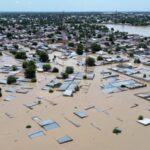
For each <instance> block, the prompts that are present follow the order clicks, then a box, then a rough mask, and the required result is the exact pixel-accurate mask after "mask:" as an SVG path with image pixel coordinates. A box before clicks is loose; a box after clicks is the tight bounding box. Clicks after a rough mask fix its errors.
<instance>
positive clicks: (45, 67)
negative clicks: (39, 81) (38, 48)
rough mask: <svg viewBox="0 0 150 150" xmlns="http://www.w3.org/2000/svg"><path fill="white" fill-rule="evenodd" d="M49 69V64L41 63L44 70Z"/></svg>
mask: <svg viewBox="0 0 150 150" xmlns="http://www.w3.org/2000/svg"><path fill="white" fill-rule="evenodd" d="M50 69H51V65H50V64H45V65H43V70H44V71H49V70H50Z"/></svg>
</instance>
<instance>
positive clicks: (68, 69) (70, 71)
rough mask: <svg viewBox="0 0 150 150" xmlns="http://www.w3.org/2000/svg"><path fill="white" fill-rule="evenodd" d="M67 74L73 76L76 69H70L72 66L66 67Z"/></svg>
mask: <svg viewBox="0 0 150 150" xmlns="http://www.w3.org/2000/svg"><path fill="white" fill-rule="evenodd" d="M65 73H67V74H72V73H74V68H73V67H70V66H68V67H66V70H65Z"/></svg>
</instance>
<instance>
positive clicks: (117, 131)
mask: <svg viewBox="0 0 150 150" xmlns="http://www.w3.org/2000/svg"><path fill="white" fill-rule="evenodd" d="M121 132H122V131H121V130H120V129H118V128H114V129H113V133H114V134H116V135H118V134H120V133H121Z"/></svg>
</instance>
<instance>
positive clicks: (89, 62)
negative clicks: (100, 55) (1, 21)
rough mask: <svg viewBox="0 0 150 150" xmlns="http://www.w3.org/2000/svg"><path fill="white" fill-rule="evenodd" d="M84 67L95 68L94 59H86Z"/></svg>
mask: <svg viewBox="0 0 150 150" xmlns="http://www.w3.org/2000/svg"><path fill="white" fill-rule="evenodd" d="M85 63H86V65H87V66H95V59H94V58H92V57H88V58H87V59H86V62H85Z"/></svg>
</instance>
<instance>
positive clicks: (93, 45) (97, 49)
mask: <svg viewBox="0 0 150 150" xmlns="http://www.w3.org/2000/svg"><path fill="white" fill-rule="evenodd" d="M91 49H92V52H93V53H95V52H97V51H100V50H101V49H102V48H101V46H100V45H98V44H96V43H93V44H92V45H91Z"/></svg>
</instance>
